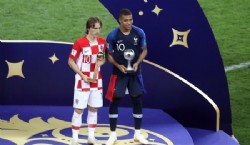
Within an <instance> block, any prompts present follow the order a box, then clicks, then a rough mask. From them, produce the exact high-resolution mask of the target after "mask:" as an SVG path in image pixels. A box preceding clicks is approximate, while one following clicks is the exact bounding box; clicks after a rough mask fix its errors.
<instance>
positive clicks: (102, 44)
mask: <svg viewBox="0 0 250 145" xmlns="http://www.w3.org/2000/svg"><path fill="white" fill-rule="evenodd" d="M105 49H106V41H105V39H103V38H101V37H98V39H97V43H90V42H89V40H88V39H87V37H86V36H84V37H82V38H80V39H78V40H77V41H76V42H75V43H74V45H73V48H72V50H71V53H70V55H69V57H70V58H72V59H73V60H75V61H76V64H77V66H78V68H79V69H80V70H81V71H82V73H83V74H84V75H87V76H89V77H91V78H92V77H93V74H94V70H95V63H96V60H97V54H98V52H100V51H102V52H103V53H104V52H105ZM75 89H78V90H82V91H90V90H101V89H102V75H101V72H100V68H99V71H98V74H97V83H86V82H84V80H82V78H81V77H80V75H78V74H76V75H75Z"/></svg>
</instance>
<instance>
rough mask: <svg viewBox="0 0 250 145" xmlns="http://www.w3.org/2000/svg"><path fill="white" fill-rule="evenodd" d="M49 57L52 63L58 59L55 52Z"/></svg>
mask: <svg viewBox="0 0 250 145" xmlns="http://www.w3.org/2000/svg"><path fill="white" fill-rule="evenodd" d="M49 59H50V60H51V61H52V63H53V64H54V63H55V62H56V61H58V60H59V59H58V58H57V57H56V55H55V53H54V55H53V56H51V57H49Z"/></svg>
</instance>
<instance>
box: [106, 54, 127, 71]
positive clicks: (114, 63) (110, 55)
mask: <svg viewBox="0 0 250 145" xmlns="http://www.w3.org/2000/svg"><path fill="white" fill-rule="evenodd" d="M107 59H108V61H109V62H110V63H111V64H112V65H114V66H115V67H117V68H118V69H119V70H120V71H121V72H123V73H127V72H126V67H125V66H124V65H120V64H119V63H117V62H116V61H115V59H114V58H113V56H112V52H108V53H107Z"/></svg>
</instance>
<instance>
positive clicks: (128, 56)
mask: <svg viewBox="0 0 250 145" xmlns="http://www.w3.org/2000/svg"><path fill="white" fill-rule="evenodd" d="M123 56H124V58H125V59H126V60H127V61H128V64H127V68H126V72H127V73H134V72H135V71H134V69H133V68H132V66H131V61H132V60H133V59H134V57H135V52H134V50H133V49H126V50H125V51H124V53H123Z"/></svg>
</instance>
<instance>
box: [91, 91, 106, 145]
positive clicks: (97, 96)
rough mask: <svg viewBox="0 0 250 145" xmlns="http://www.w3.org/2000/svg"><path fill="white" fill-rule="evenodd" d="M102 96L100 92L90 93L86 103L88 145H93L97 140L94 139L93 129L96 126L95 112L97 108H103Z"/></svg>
mask: <svg viewBox="0 0 250 145" xmlns="http://www.w3.org/2000/svg"><path fill="white" fill-rule="evenodd" d="M102 98H103V96H102V90H96V91H91V93H90V96H89V101H88V116H87V124H88V143H89V144H95V143H97V140H96V139H95V129H96V125H97V117H98V116H97V111H98V108H100V107H102V106H103V99H102Z"/></svg>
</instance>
